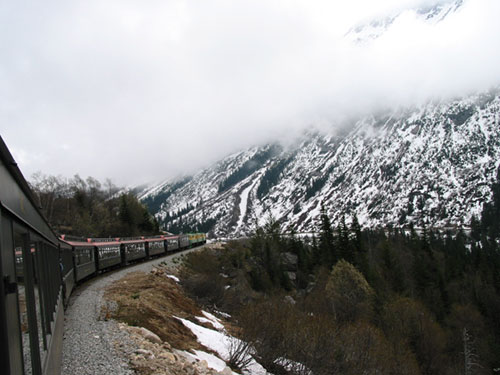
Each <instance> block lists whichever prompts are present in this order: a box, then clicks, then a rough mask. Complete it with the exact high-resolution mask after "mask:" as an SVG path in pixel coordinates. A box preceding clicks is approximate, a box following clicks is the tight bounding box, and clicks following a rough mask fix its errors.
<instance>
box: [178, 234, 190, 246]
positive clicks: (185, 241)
mask: <svg viewBox="0 0 500 375" xmlns="http://www.w3.org/2000/svg"><path fill="white" fill-rule="evenodd" d="M187 248H189V235H187V234H180V235H179V249H187Z"/></svg>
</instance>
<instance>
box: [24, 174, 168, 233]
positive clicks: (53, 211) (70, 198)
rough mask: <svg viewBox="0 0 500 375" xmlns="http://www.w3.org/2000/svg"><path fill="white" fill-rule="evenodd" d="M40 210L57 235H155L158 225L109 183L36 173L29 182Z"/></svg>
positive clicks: (131, 197)
mask: <svg viewBox="0 0 500 375" xmlns="http://www.w3.org/2000/svg"><path fill="white" fill-rule="evenodd" d="M29 183H30V186H31V189H32V191H33V194H34V197H35V200H36V201H37V203H38V205H39V207H40V210H41V211H42V213H43V215H44V216H45V217H46V218H47V221H48V222H49V224H50V225H51V227H52V228H53V229H54V230H55V231H56V232H57V233H59V234H68V235H74V236H82V237H129V236H137V235H144V234H146V235H148V234H158V233H159V224H158V222H157V220H156V219H155V218H154V217H153V216H152V215H151V214H150V213H149V212H148V210H147V209H146V207H145V206H144V205H143V204H141V203H140V202H139V201H138V200H137V198H136V197H135V196H134V194H132V193H125V192H121V193H120V191H122V189H119V188H118V187H116V186H115V185H114V184H113V183H112V181H111V180H109V179H107V180H106V181H105V182H104V183H101V182H100V181H98V180H97V179H95V178H93V177H87V178H86V179H83V178H81V177H80V176H79V175H75V176H74V177H73V178H69V179H67V178H63V177H56V176H50V175H44V174H41V173H36V174H34V175H33V176H32V178H31V181H30V182H29Z"/></svg>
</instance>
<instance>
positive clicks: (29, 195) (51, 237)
mask: <svg viewBox="0 0 500 375" xmlns="http://www.w3.org/2000/svg"><path fill="white" fill-rule="evenodd" d="M0 181H1V189H0V205H1V207H2V209H5V211H6V212H10V213H11V214H12V215H13V216H15V217H17V219H18V220H20V221H22V222H24V223H25V224H27V225H28V226H29V227H30V228H31V229H32V230H33V231H34V232H36V233H37V234H39V235H41V236H43V237H44V238H45V239H46V240H48V241H50V242H52V243H53V244H54V245H56V244H57V243H58V242H57V236H56V235H55V233H54V231H53V230H52V228H51V227H50V225H49V223H48V222H47V219H45V217H44V216H43V214H42V213H41V211H40V208H39V206H38V203H37V202H36V200H35V197H34V196H33V192H32V191H31V189H30V187H29V184H28V182H27V181H26V179H25V178H24V176H23V174H22V173H21V170H20V169H19V167H18V165H17V163H16V161H15V160H14V158H13V157H12V154H11V153H10V151H9V149H8V148H7V145H6V144H5V142H4V141H3V139H2V137H1V136H0Z"/></svg>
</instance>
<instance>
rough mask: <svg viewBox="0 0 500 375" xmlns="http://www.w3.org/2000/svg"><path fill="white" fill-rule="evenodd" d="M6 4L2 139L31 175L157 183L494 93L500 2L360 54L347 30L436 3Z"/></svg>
mask: <svg viewBox="0 0 500 375" xmlns="http://www.w3.org/2000/svg"><path fill="white" fill-rule="evenodd" d="M6 3H8V2H4V3H2V4H1V5H0V25H2V33H1V34H0V42H1V45H2V46H3V48H2V49H1V50H0V123H1V124H2V125H1V133H2V136H3V137H4V139H5V140H6V142H7V144H8V145H9V146H10V147H11V149H12V150H13V152H14V154H15V155H14V156H15V157H16V158H17V159H18V161H19V163H20V166H21V169H22V170H23V172H24V173H25V175H27V176H30V175H31V173H33V172H35V171H37V170H42V171H43V172H44V173H51V174H62V175H67V176H71V175H72V174H74V173H79V174H81V175H82V176H87V175H92V176H95V177H97V178H100V179H104V178H106V177H110V178H112V179H113V180H115V181H116V182H117V183H119V184H122V183H136V184H139V183H143V182H145V181H151V180H160V179H164V178H167V177H171V176H175V175H177V174H180V173H183V172H188V173H191V172H193V171H195V170H196V169H198V168H200V167H202V166H204V165H208V164H210V163H211V162H213V161H216V160H217V159H219V158H221V157H223V156H224V155H226V154H228V153H231V152H234V151H237V150H239V149H241V148H242V147H246V146H249V145H252V144H254V143H259V142H264V141H267V140H270V139H275V138H280V137H285V136H288V135H290V134H295V133H297V132H300V131H301V130H302V129H305V128H308V127H310V126H317V125H320V124H328V126H331V127H333V128H334V127H336V126H339V123H340V122H341V119H342V118H345V117H349V116H353V115H361V114H364V113H369V112H370V111H373V110H375V109H377V108H379V107H381V106H382V107H391V106H399V105H412V104H419V103H422V102H423V101H425V100H427V99H428V98H429V97H434V98H436V97H445V98H446V97H450V96H459V95H463V94H466V93H469V92H471V91H474V90H484V89H488V88H489V87H491V86H493V85H497V84H499V83H500V50H499V49H498V48H497V46H498V44H499V42H500V24H499V23H498V20H497V18H498V17H497V16H498V14H500V2H498V1H497V0H474V1H473V0H465V1H464V2H463V5H462V6H461V7H460V8H459V9H458V10H457V11H456V12H455V13H453V14H451V15H449V16H448V17H447V18H446V19H445V20H444V21H442V22H439V23H431V22H426V21H424V20H423V19H422V18H421V17H418V15H417V14H416V13H415V12H413V11H403V13H402V15H401V16H400V17H399V18H398V19H397V20H396V21H395V22H394V23H393V24H392V25H391V26H390V28H389V29H388V30H387V31H386V32H385V33H384V34H383V35H381V36H380V37H379V38H377V39H374V40H369V41H365V42H362V43H353V42H352V40H350V39H349V38H348V37H346V33H348V32H349V30H351V28H352V27H354V26H356V25H360V24H363V23H364V22H367V21H368V20H371V19H373V18H374V17H377V18H380V17H384V16H386V15H394V14H397V13H398V12H401V11H402V10H404V9H408V8H409V7H416V6H424V5H427V6H429V5H433V4H436V3H443V1H441V2H438V1H411V0H408V1H401V0H398V1H395V0H387V1H379V2H373V1H367V0H355V1H352V2H348V3H349V5H346V4H345V3H346V2H341V3H343V4H342V5H338V4H337V3H338V2H330V1H319V0H318V1H305V0H297V1H292V2H290V1H284V0H267V1H249V0H248V1H238V2H233V1H227V0H215V1H203V2H198V1H192V0H172V1H148V2H138V1H132V0H129V1H122V0H109V1H99V0H89V1H76V2H62V1H61V2H60V1H49V2H44V3H37V2H34V1H19V2H10V3H11V4H6ZM332 3H334V4H332Z"/></svg>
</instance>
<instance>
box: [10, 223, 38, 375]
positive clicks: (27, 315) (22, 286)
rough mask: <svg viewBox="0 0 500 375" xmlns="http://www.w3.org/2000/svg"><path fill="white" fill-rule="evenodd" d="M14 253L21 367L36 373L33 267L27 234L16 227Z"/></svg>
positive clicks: (28, 371) (36, 343)
mask: <svg viewBox="0 0 500 375" xmlns="http://www.w3.org/2000/svg"><path fill="white" fill-rule="evenodd" d="M14 254H15V259H16V280H17V285H18V306H19V321H20V325H21V342H22V351H23V363H24V371H25V373H26V374H31V373H40V372H41V365H40V346H39V345H40V343H39V340H38V337H39V334H38V332H39V327H41V326H40V324H41V322H40V321H39V319H37V311H36V310H37V307H38V309H40V305H38V306H36V305H37V304H36V302H35V300H36V297H35V296H36V294H37V292H36V291H35V289H36V288H35V287H34V284H35V280H34V279H35V275H34V272H33V270H34V268H33V255H32V254H33V252H32V249H31V246H30V242H29V234H28V233H27V232H26V231H24V230H22V229H21V228H20V227H17V226H15V227H14Z"/></svg>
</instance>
